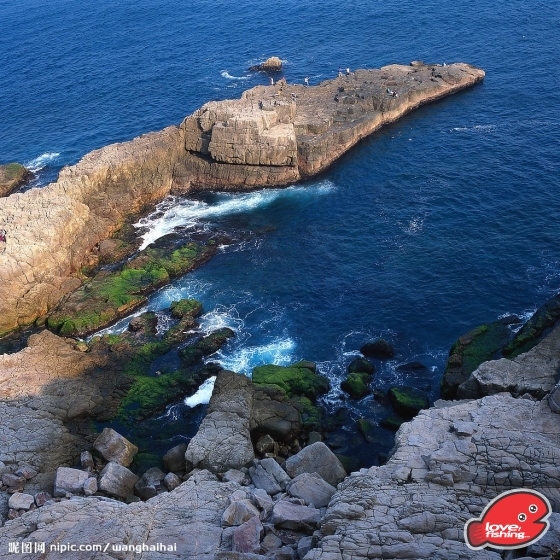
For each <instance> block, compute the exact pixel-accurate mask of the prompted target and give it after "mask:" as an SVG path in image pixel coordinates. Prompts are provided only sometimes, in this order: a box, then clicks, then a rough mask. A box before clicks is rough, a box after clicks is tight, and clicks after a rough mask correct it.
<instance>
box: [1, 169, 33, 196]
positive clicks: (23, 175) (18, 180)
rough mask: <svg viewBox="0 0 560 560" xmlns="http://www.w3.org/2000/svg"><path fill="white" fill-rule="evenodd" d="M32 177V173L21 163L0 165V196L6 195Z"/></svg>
mask: <svg viewBox="0 0 560 560" xmlns="http://www.w3.org/2000/svg"><path fill="white" fill-rule="evenodd" d="M32 178H33V173H31V171H29V169H26V168H25V167H24V166H23V165H21V163H8V164H6V165H0V196H8V195H9V194H10V193H11V192H12V191H14V190H15V189H17V188H18V187H21V185H24V184H25V183H26V182H28V181H29V180H30V179H32Z"/></svg>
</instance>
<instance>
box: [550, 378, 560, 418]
mask: <svg viewBox="0 0 560 560" xmlns="http://www.w3.org/2000/svg"><path fill="white" fill-rule="evenodd" d="M548 405H549V406H550V410H552V412H556V414H560V385H556V386H555V387H554V389H552V391H551V392H550V395H548Z"/></svg>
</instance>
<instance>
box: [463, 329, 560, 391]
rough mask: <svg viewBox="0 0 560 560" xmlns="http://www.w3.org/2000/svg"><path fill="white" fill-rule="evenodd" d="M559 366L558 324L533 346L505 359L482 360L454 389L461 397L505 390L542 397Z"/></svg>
mask: <svg viewBox="0 0 560 560" xmlns="http://www.w3.org/2000/svg"><path fill="white" fill-rule="evenodd" d="M559 369H560V327H556V328H555V329H554V330H553V331H552V332H551V333H550V334H549V335H548V336H547V337H546V338H544V339H543V340H542V341H541V342H539V344H537V345H536V346H535V347H534V348H532V349H531V350H529V351H528V352H526V353H525V354H520V355H519V356H517V357H515V358H513V359H512V360H508V359H506V358H502V359H500V360H492V361H489V362H484V363H483V364H481V365H480V366H478V368H477V369H476V370H475V371H473V372H472V373H471V375H470V377H469V378H468V379H467V380H466V381H465V382H464V383H462V384H461V385H459V388H458V389H457V397H458V398H461V399H470V398H479V397H483V396H485V395H495V394H497V393H502V392H506V391H507V392H509V393H511V394H512V395H513V396H515V397H517V396H521V395H523V394H525V393H530V394H531V395H533V396H535V397H538V398H539V399H541V398H543V397H544V396H545V394H546V393H548V392H550V391H552V389H553V388H554V386H555V384H556V375H557V372H558V370H559Z"/></svg>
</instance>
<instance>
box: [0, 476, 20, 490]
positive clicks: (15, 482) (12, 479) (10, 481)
mask: <svg viewBox="0 0 560 560" xmlns="http://www.w3.org/2000/svg"><path fill="white" fill-rule="evenodd" d="M24 482H25V478H23V476H17V475H15V474H12V473H6V474H3V475H2V484H3V485H4V486H9V487H10V488H16V487H18V486H21V485H22V484H23V483H24Z"/></svg>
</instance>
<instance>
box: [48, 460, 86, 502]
mask: <svg viewBox="0 0 560 560" xmlns="http://www.w3.org/2000/svg"><path fill="white" fill-rule="evenodd" d="M88 478H89V474H88V473H87V472H85V471H80V470H78V469H70V468H68V467H58V469H57V470H56V477H55V480H54V496H55V497H64V496H66V494H67V493H70V494H82V493H83V488H84V482H85V481H86V480H87V479H88Z"/></svg>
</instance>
